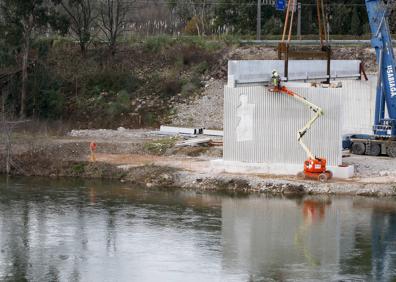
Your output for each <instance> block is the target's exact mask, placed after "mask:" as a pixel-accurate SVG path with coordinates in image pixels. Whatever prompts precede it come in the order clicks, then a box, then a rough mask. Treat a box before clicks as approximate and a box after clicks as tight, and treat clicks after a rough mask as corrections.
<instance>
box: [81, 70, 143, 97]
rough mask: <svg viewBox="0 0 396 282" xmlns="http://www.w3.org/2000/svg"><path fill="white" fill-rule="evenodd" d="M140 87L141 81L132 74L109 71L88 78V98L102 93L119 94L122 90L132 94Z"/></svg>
mask: <svg viewBox="0 0 396 282" xmlns="http://www.w3.org/2000/svg"><path fill="white" fill-rule="evenodd" d="M139 85H140V81H139V80H138V79H137V78H136V77H135V76H133V75H132V74H130V73H128V72H117V71H114V70H110V69H107V70H104V71H102V72H99V73H94V74H91V75H90V76H88V78H87V83H86V86H85V87H86V94H88V96H97V95H99V94H100V93H102V92H112V93H117V92H120V91H121V90H125V91H127V92H129V93H131V92H134V91H135V90H136V89H137V88H138V87H139Z"/></svg>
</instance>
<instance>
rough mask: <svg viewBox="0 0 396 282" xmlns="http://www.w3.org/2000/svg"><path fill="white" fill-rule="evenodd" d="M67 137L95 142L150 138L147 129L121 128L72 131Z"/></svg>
mask: <svg viewBox="0 0 396 282" xmlns="http://www.w3.org/2000/svg"><path fill="white" fill-rule="evenodd" d="M68 136H70V137H80V138H90V139H96V140H113V141H115V140H129V141H133V140H142V139H149V138H150V137H151V138H152V135H151V134H150V130H147V129H125V128H123V127H120V128H118V129H117V130H111V129H85V130H72V131H71V132H70V133H69V134H68Z"/></svg>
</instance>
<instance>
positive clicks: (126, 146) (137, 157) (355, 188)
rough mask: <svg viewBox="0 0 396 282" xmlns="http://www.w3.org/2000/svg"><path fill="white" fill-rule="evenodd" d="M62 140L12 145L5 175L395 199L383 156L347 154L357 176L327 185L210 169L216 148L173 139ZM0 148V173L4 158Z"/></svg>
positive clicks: (134, 134)
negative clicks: (93, 158)
mask: <svg viewBox="0 0 396 282" xmlns="http://www.w3.org/2000/svg"><path fill="white" fill-rule="evenodd" d="M73 135H74V136H68V137H62V138H38V137H34V138H24V139H23V140H19V141H17V142H15V144H13V147H12V155H11V174H12V175H24V176H48V177H54V178H55V177H81V178H103V179H114V180H115V181H121V182H129V183H134V184H138V185H144V186H146V187H147V188H154V187H160V188H175V187H177V188H179V189H188V190H197V191H226V192H244V193H276V194H278V193H281V194H339V195H364V196H396V174H395V173H394V172H395V171H396V162H395V161H394V160H392V159H389V158H385V157H384V158H371V157H362V156H349V157H347V158H345V160H344V161H345V163H348V164H353V165H355V166H356V171H357V176H356V177H355V178H353V179H350V180H337V179H333V180H331V181H330V182H328V183H319V182H315V181H302V180H297V179H296V177H295V176H274V175H239V174H227V173H222V172H221V171H216V170H214V169H212V168H211V165H210V161H211V160H213V159H217V158H220V157H221V151H222V149H221V147H220V148H219V147H191V148H190V147H188V148H177V147H175V146H174V142H175V141H176V140H177V139H178V138H177V137H176V138H175V137H171V138H170V137H158V136H156V135H155V134H154V135H153V134H152V133H151V132H150V131H144V130H137V131H136V130H126V129H119V130H114V131H112V130H87V131H74V132H73ZM93 140H95V141H96V142H97V144H98V151H97V154H96V157H97V161H96V162H92V161H90V151H89V143H90V142H91V141H93ZM4 149H5V148H4V146H2V145H0V152H1V154H0V173H5V170H6V167H5V160H6V155H5V151H4Z"/></svg>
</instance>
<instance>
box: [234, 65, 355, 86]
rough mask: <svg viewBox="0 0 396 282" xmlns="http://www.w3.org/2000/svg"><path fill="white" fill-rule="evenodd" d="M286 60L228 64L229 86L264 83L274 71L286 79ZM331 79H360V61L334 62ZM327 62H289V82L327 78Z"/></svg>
mask: <svg viewBox="0 0 396 282" xmlns="http://www.w3.org/2000/svg"><path fill="white" fill-rule="evenodd" d="M284 68H285V61H284V60H248V61H247V60H242V61H229V62H228V86H231V87H234V86H235V85H237V84H249V83H263V82H268V81H270V79H271V73H272V70H273V69H276V70H277V71H278V73H279V74H280V75H281V76H282V77H284V76H285V74H284ZM330 69H331V75H330V76H331V79H345V78H359V77H360V61H358V60H332V61H331V67H330ZM327 77H328V76H327V61H326V60H289V71H288V78H289V81H296V80H297V81H298V80H300V81H304V80H315V79H322V80H323V79H325V78H327Z"/></svg>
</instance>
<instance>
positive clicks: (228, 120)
mask: <svg viewBox="0 0 396 282" xmlns="http://www.w3.org/2000/svg"><path fill="white" fill-rule="evenodd" d="M224 89H225V90H224V94H225V97H224V156H223V157H224V160H225V161H241V162H247V163H278V164H279V163H284V164H302V163H303V161H304V160H305V159H306V158H307V156H306V154H305V152H304V151H303V149H302V148H301V147H300V145H299V144H298V142H297V132H298V130H299V129H300V128H301V127H303V126H304V125H305V123H306V122H307V121H308V120H309V119H310V118H311V116H312V111H311V110H309V109H308V108H307V107H306V106H305V105H302V104H300V103H299V102H298V101H296V100H294V99H293V98H292V97H289V96H287V95H283V94H279V93H272V92H269V91H268V89H267V88H265V87H264V86H247V87H236V88H231V87H227V86H226V87H225V88H224ZM292 90H294V91H296V92H297V93H299V94H300V95H302V96H304V97H306V98H307V99H309V100H310V101H312V102H313V103H315V104H317V105H319V106H321V107H323V109H324V111H325V115H324V116H323V117H322V118H320V119H319V120H318V121H317V122H316V123H315V124H314V125H313V127H312V129H311V131H310V132H309V133H308V134H307V135H306V136H305V137H304V140H305V143H306V144H307V145H308V146H309V147H310V148H311V149H312V151H313V153H314V154H316V155H318V156H320V157H325V158H326V159H327V160H328V164H329V165H340V164H341V162H342V155H341V131H342V122H341V120H342V116H341V115H342V110H341V108H342V107H341V97H342V94H343V91H344V90H343V89H341V88H338V89H336V88H333V89H323V88H292ZM245 99H247V105H245V106H243V105H242V104H243V103H244V101H243V100H245ZM244 115H245V116H244ZM249 115H250V116H249ZM243 116H244V117H243ZM250 118H252V121H250ZM249 127H250V128H249ZM245 133H246V134H245ZM241 136H242V138H241ZM238 139H239V141H238Z"/></svg>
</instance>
